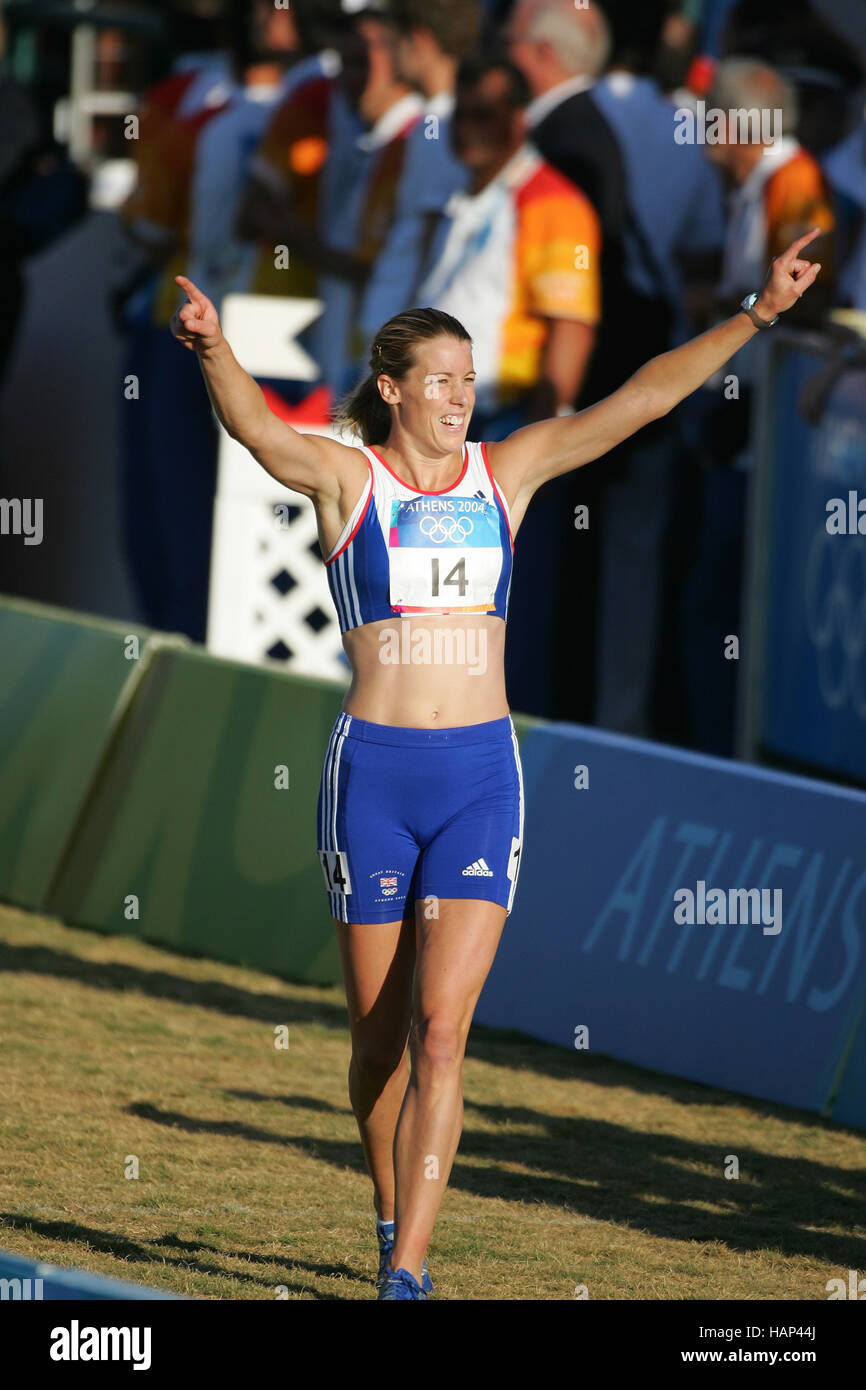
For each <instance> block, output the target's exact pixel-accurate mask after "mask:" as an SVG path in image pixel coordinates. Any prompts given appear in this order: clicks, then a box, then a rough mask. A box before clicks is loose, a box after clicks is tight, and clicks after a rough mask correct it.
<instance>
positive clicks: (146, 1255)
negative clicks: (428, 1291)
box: [0, 1211, 372, 1302]
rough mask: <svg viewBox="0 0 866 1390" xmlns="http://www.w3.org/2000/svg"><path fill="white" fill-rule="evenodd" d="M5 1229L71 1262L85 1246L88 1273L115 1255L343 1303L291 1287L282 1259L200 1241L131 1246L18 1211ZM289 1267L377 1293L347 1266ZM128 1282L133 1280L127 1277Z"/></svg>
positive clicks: (307, 1287)
mask: <svg viewBox="0 0 866 1390" xmlns="http://www.w3.org/2000/svg"><path fill="white" fill-rule="evenodd" d="M4 1227H5V1228H8V1229H10V1230H14V1231H24V1232H27V1233H28V1234H35V1235H40V1236H45V1237H46V1239H48V1240H56V1241H61V1242H63V1244H65V1245H66V1246H67V1247H68V1249H69V1253H70V1254H71V1255H72V1256H74V1255H75V1246H77V1245H79V1246H81V1247H82V1249H81V1264H80V1268H82V1269H84V1268H85V1264H86V1260H87V1256H88V1254H89V1253H91V1252H92V1251H94V1250H95V1251H98V1252H99V1253H100V1254H104V1255H112V1256H113V1257H114V1258H115V1259H118V1260H123V1261H125V1262H129V1263H131V1264H139V1265H147V1264H158V1265H161V1266H165V1265H169V1266H170V1267H171V1268H172V1269H176V1270H178V1271H183V1270H194V1271H195V1272H196V1273H198V1274H209V1275H215V1276H217V1277H218V1278H223V1279H237V1280H238V1281H240V1282H243V1283H246V1284H257V1285H259V1286H260V1287H261V1288H262V1289H264V1290H265V1291H266V1292H267V1293H268V1295H269V1296H270V1297H273V1291H274V1289H275V1288H276V1287H277V1285H284V1286H285V1287H286V1288H287V1289H290V1290H291V1291H292V1293H299V1294H305V1295H306V1296H308V1297H310V1298H315V1299H321V1300H324V1301H326V1302H333V1301H335V1300H336V1301H340V1299H339V1294H335V1293H323V1292H322V1291H321V1290H320V1289H317V1288H315V1287H314V1286H313V1285H311V1284H302V1283H292V1282H291V1281H290V1280H289V1279H286V1278H284V1277H283V1275H282V1273H281V1272H280V1269H281V1265H282V1261H280V1260H278V1259H274V1258H273V1257H268V1256H265V1255H257V1254H253V1253H251V1252H249V1251H245V1250H220V1249H219V1248H218V1247H217V1246H213V1245H203V1244H200V1243H199V1242H198V1241H191V1240H182V1239H181V1238H180V1236H177V1235H174V1234H170V1235H164V1236H158V1237H157V1238H156V1239H154V1240H130V1238H129V1237H128V1236H124V1235H119V1234H117V1233H115V1232H113V1231H100V1230H97V1229H96V1228H95V1227H93V1226H80V1225H78V1224H77V1223H76V1222H74V1221H43V1220H40V1219H39V1218H38V1217H35V1216H25V1215H23V1214H21V1213H18V1212H13V1211H3V1212H0V1230H3V1229H4ZM166 1250H176V1251H178V1252H179V1253H178V1255H177V1257H176V1258H172V1256H171V1255H167V1254H166V1253H165V1252H166ZM201 1254H212V1255H222V1256H223V1258H224V1259H226V1260H244V1261H248V1262H249V1263H251V1264H262V1265H270V1266H271V1267H274V1268H276V1270H277V1273H276V1274H275V1275H274V1276H273V1277H272V1278H270V1279H264V1278H262V1279H259V1278H257V1277H256V1276H255V1275H254V1274H245V1273H243V1272H240V1273H239V1272H238V1271H237V1270H234V1269H226V1268H224V1267H223V1266H221V1265H218V1264H212V1263H209V1262H207V1261H205V1260H202V1259H201V1258H200V1256H201ZM29 1258H31V1259H34V1258H36V1257H35V1256H33V1255H31V1256H29ZM48 1258H49V1261H50V1262H53V1263H56V1262H57V1259H56V1256H54V1255H52V1256H50V1257H48ZM285 1265H286V1268H287V1269H290V1270H295V1269H298V1270H303V1271H305V1272H306V1273H308V1274H317V1275H320V1276H321V1277H323V1278H332V1277H333V1276H334V1275H339V1276H340V1277H341V1278H343V1279H350V1280H352V1281H355V1282H360V1283H364V1284H369V1285H370V1287H371V1289H372V1279H370V1278H367V1277H365V1276H364V1275H362V1274H359V1273H358V1272H357V1270H354V1269H350V1268H349V1266H348V1265H342V1264H339V1265H337V1264H311V1263H310V1262H308V1261H305V1260H292V1259H287V1260H286V1261H285ZM109 1277H119V1276H109ZM124 1277H126V1278H128V1277H129V1276H128V1273H126V1274H125V1275H124ZM371 1296H372V1295H371ZM193 1297H198V1295H193Z"/></svg>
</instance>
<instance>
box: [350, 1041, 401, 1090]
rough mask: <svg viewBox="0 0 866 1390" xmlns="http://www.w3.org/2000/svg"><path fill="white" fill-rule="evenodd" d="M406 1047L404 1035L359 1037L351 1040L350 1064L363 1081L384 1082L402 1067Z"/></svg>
mask: <svg viewBox="0 0 866 1390" xmlns="http://www.w3.org/2000/svg"><path fill="white" fill-rule="evenodd" d="M406 1045H407V1039H406V1037H405V1035H404V1036H403V1037H400V1038H398V1037H387V1036H372V1037H370V1036H366V1035H361V1036H358V1037H355V1038H353V1039H352V1062H353V1064H354V1066H355V1068H356V1070H357V1071H358V1072H359V1073H360V1074H361V1076H363V1077H364V1078H365V1080H368V1081H379V1082H385V1081H387V1080H388V1079H389V1077H391V1076H393V1075H394V1073H395V1072H397V1071H399V1070H400V1068H401V1066H402V1065H403V1062H404V1058H405V1056H406Z"/></svg>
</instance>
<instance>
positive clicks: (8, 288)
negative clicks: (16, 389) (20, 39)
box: [0, 14, 43, 386]
mask: <svg viewBox="0 0 866 1390" xmlns="http://www.w3.org/2000/svg"><path fill="white" fill-rule="evenodd" d="M5 54H6V30H5V27H4V24H3V16H2V14H0V220H2V207H3V203H4V202H5V201H6V200H7V199H8V197H9V195H10V192H11V191H12V190H13V189H14V188H15V185H16V182H17V180H18V179H20V177H21V175H22V172H23V171H24V170H25V169H26V168H27V167H28V165H29V164H30V161H31V160H32V159H33V157H34V156H35V155H36V153H37V151H38V150H39V148H40V146H41V144H42V139H43V130H42V120H41V117H40V114H39V110H38V107H37V106H36V103H35V101H34V100H33V98H32V97H31V95H30V93H29V92H28V91H27V88H26V87H22V86H21V85H20V84H19V83H18V82H15V81H13V79H12V78H11V77H10V75H9V73H8V72H7V71H6V66H5V61H6V59H5ZM23 307H24V277H23V275H22V273H21V252H20V249H19V248H17V247H14V246H8V245H7V246H3V244H2V241H0V386H2V384H3V378H4V376H5V374H6V367H7V364H8V361H9V358H10V356H11V353H12V347H13V344H14V342H15V334H16V332H17V329H18V324H19V322H20V318H21V313H22V310H23Z"/></svg>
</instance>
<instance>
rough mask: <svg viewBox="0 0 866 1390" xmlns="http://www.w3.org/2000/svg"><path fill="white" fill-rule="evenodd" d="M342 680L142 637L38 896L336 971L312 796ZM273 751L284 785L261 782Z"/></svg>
mask: <svg viewBox="0 0 866 1390" xmlns="http://www.w3.org/2000/svg"><path fill="white" fill-rule="evenodd" d="M343 694H344V691H343V688H342V687H341V686H339V685H337V684H335V683H331V682H325V681H322V682H313V681H310V680H306V679H303V680H302V679H299V678H293V677H291V676H288V675H283V674H281V673H275V672H272V671H268V670H261V669H259V668H257V667H251V666H245V665H241V664H240V663H236V662H230V661H223V660H220V659H218V658H215V657H211V656H209V655H208V654H207V653H206V652H204V651H203V650H202V649H201V648H190V649H188V650H185V651H180V650H171V649H165V650H161V651H160V650H158V651H155V652H154V654H153V656H152V659H151V661H150V662H149V664H148V668H147V670H146V671H145V673H144V675H143V679H142V681H141V682H140V684H139V688H138V690H137V692H136V698H135V700H134V701H133V703H132V705H131V706H130V708H129V709H128V710H127V712H126V716H125V718H124V720H123V723H122V725H121V726H120V728H119V729H118V731H117V734H116V737H115V738H114V739H113V741H112V745H111V748H110V750H109V753H108V756H107V757H106V759H105V760H104V762H103V764H102V768H101V770H100V776H99V778H98V780H97V783H96V785H95V786H94V787H93V789H92V791H91V795H90V796H89V798H88V801H87V805H86V807H85V809H84V813H83V815H82V818H81V820H80V822H79V825H78V827H77V829H76V832H75V834H74V836H73V837H72V840H71V843H70V845H69V850H68V853H67V854H66V856H65V858H64V862H63V864H62V866H61V870H60V872H59V874H58V876H57V880H56V883H55V885H54V888H53V890H52V892H51V895H50V900H49V907H50V910H51V911H52V912H54V913H56V914H57V915H58V916H60V917H62V918H64V919H65V920H66V921H70V922H76V923H80V924H82V925H85V926H89V927H96V928H99V929H101V930H104V931H110V932H125V933H131V934H133V935H137V936H139V935H140V936H142V937H144V938H147V939H149V940H151V941H159V942H164V943H165V944H167V945H170V946H177V947H180V948H181V949H185V950H192V951H196V952H201V953H202V954H203V955H208V956H213V957H216V958H218V959H222V960H230V961H236V962H239V963H241V964H247V965H252V966H258V967H260V968H262V969H265V970H272V971H275V972H277V973H279V974H283V975H286V976H288V977H291V978H292V979H296V980H304V981H310V982H314V983H325V984H327V983H332V982H334V981H335V980H337V979H338V978H339V973H338V957H337V952H336V945H335V940H334V932H333V927H332V925H331V920H330V917H329V915H328V905H327V897H326V894H325V889H324V880H323V878H322V872H321V869H320V867H319V861H318V858H317V856H316V797H317V794H318V785H319V777H320V773H321V765H322V761H323V759H324V754H325V749H326V747H327V742H328V738H329V735H330V731H331V726H332V725H333V722H334V720H335V718H336V716H337V712H338V710H339V707H340V702H341V700H342V697H343ZM279 766H285V767H286V768H287V769H288V779H289V786H288V789H277V788H276V787H275V768H277V767H279ZM131 895H134V896H135V897H136V898H137V899H138V914H139V915H138V918H137V919H136V918H135V917H134V916H131V915H127V914H129V913H132V912H134V910H135V907H134V905H130V904H128V902H127V900H128V899H129V898H130V896H131Z"/></svg>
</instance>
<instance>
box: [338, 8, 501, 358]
mask: <svg viewBox="0 0 866 1390" xmlns="http://www.w3.org/2000/svg"><path fill="white" fill-rule="evenodd" d="M388 15H389V18H390V20H391V23H392V24H393V25H394V28H395V31H396V33H397V71H398V73H399V76H400V77H401V78H402V79H403V81H404V82H407V83H409V85H410V86H412V87H414V88H416V89H417V90H418V91H420V92H421V94H422V96H423V99H424V117H423V120H421V121H419V122H418V123H417V124H416V125H415V126H413V128H412V130H411V131H410V132H409V135H408V137H407V141H406V162H405V165H404V168H403V175H402V178H401V180H400V188H399V193H398V197H397V206H396V209H395V213H394V221H393V223H392V225H391V229H390V232H389V234H388V237H387V239H386V241H385V244H384V247H383V249H382V252H381V253H380V255H379V257H378V259H377V261H376V264H375V265H374V267H373V271H372V274H371V276H370V280H369V283H368V285H367V287H366V290H365V292H364V297H363V300H362V303H361V307H360V325H361V332H362V334H363V337H364V339H365V343H364V355H365V357H366V351H367V345H368V343H369V341H372V338H373V335H374V334H375V333H376V331H377V329H378V328H379V327H380V326H381V325H382V324H383V323H386V322H387V321H388V319H390V318H393V316H394V315H395V314H399V313H400V312H401V310H403V309H406V308H409V307H410V306H411V305H413V304H415V303H416V299H417V290H418V286H419V282H420V280H421V276H422V273H423V270H424V267H425V265H426V264H427V261H428V258H429V254H430V248H431V244H432V238H433V234H434V232H435V230H436V225H437V221H438V217H439V215H440V213H441V212H442V210H443V208H444V207H445V205H446V203H447V202H448V200H449V198H450V197H451V195H452V193H456V192H458V191H459V190H462V189H465V188H466V186H467V182H468V175H467V172H466V169H465V168H464V166H463V165H462V164H461V163H460V162H459V160H458V159H457V156H456V155H455V153H454V151H453V149H452V146H451V118H452V116H453V113H454V99H455V84H456V78H457V66H458V63H459V62H460V61H461V59H463V58H466V57H468V55H469V54H470V53H471V52H472V51H473V49H474V48H475V46H476V44H477V43H478V39H479V36H480V34H481V24H482V18H483V16H482V11H481V7H480V4H479V3H478V0H392V2H391V5H390V7H389V10H388Z"/></svg>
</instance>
